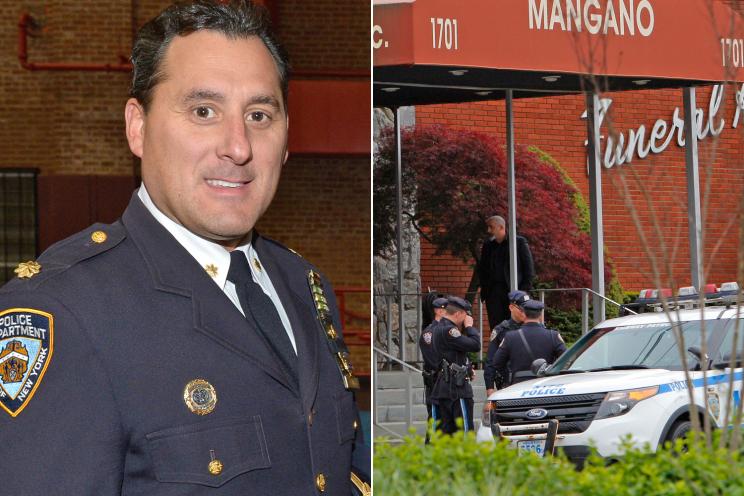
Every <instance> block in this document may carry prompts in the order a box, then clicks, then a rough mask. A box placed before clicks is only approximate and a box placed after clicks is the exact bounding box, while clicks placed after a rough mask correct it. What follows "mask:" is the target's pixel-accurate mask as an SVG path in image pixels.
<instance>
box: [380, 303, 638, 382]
mask: <svg viewBox="0 0 744 496" xmlns="http://www.w3.org/2000/svg"><path fill="white" fill-rule="evenodd" d="M568 291H580V292H581V333H582V335H583V334H586V333H587V332H589V323H590V321H589V307H590V301H589V300H590V296H591V295H594V296H598V297H599V298H601V299H602V300H604V301H606V302H608V303H610V304H612V305H615V306H616V307H618V308H620V307H622V304H621V303H618V302H616V301H615V300H613V299H612V298H608V297H607V296H605V295H602V294H599V293H598V292H596V291H594V290H592V289H591V288H545V289H536V290H533V291H532V293H533V294H535V293H537V294H539V298H540V300H541V301H543V302H544V301H545V293H558V292H564V293H565V292H568ZM372 294H373V296H374V297H375V298H383V299H384V302H382V303H381V304H382V305H384V306H385V307H386V315H387V316H388V318H387V319H386V320H385V322H386V329H385V331H386V332H385V335H386V337H385V338H383V339H384V342H383V343H382V345H383V346H385V345H387V349H388V350H392V349H393V328H392V324H393V323H392V321H391V319H390V317H392V315H393V314H392V303H393V299H394V298H397V297H399V296H405V297H416V304H415V309H416V310H415V312H416V328H417V329H420V324H421V322H420V320H421V311H422V309H421V304H422V301H421V297H423V296H424V293H421V292H416V293H412V292H407V293H403V295H398V294H397V293H381V292H377V291H374V292H373V293H372ZM474 300H475V301H476V302H477V306H478V311H477V315H478V323H479V325H478V328H479V329H480V330H481V332H480V334H481V336H480V337H481V340H482V338H483V328H484V326H483V311H484V309H483V306H484V305H483V303H482V302H481V301H480V298H478V293H477V292H476V293H475V294H474ZM373 306H375V307H378V304H374V305H373ZM625 310H626V311H627V312H628V313H633V314H635V313H637V312H634V311H633V310H631V309H629V308H627V307H626V308H625ZM474 313H475V312H474ZM411 324H412V322H411ZM397 332H398V336H399V338H401V339H399V341H402V338H403V336H405V333H404V332H401V331H400V329H399V330H398V331H397ZM408 344H409V346H410V345H411V343H410V342H408ZM398 346H399V353H398V354H399V356H398V357H397V358H396V359H395V360H392V355H389V354H387V353H385V355H384V356H385V357H386V358H388V359H389V361H388V362H387V370H392V366H393V363H394V362H395V363H401V362H406V363H410V362H420V361H421V355H420V350H419V348H418V347H415V352H414V353H415V354H414V356H413V357H410V358H409V357H407V356H406V354H405V348H406V345H405V343H403V342H399V343H398ZM380 351H382V350H380ZM478 359H479V361H482V360H483V349H482V348H481V351H480V352H479V356H478Z"/></svg>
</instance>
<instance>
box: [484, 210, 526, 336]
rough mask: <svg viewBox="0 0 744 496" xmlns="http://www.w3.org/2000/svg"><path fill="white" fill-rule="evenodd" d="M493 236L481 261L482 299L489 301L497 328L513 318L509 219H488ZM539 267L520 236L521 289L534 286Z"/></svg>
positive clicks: (491, 320)
mask: <svg viewBox="0 0 744 496" xmlns="http://www.w3.org/2000/svg"><path fill="white" fill-rule="evenodd" d="M486 226H487V227H488V234H489V236H490V238H489V239H488V240H486V241H485V242H484V243H483V247H482V248H481V258H480V262H479V263H478V277H479V279H480V287H481V301H485V302H486V310H487V311H488V325H489V327H491V329H493V328H494V327H496V325H497V324H499V323H500V322H501V321H503V320H505V319H507V318H509V296H508V295H509V292H510V291H511V289H510V286H509V284H510V283H509V277H510V273H511V270H510V268H509V238H508V236H507V231H506V221H505V220H504V218H503V217H500V216H498V215H494V216H493V217H489V218H488V219H487V220H486ZM534 275H535V268H534V265H533V262H532V252H531V251H530V246H529V244H527V240H526V239H525V238H524V237H523V236H517V289H519V290H521V291H529V290H530V289H532V278H533V277H534Z"/></svg>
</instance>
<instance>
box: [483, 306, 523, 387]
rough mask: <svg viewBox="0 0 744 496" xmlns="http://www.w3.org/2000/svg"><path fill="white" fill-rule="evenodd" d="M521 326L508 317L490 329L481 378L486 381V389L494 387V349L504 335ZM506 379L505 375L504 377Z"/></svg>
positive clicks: (497, 347) (497, 346)
mask: <svg viewBox="0 0 744 496" xmlns="http://www.w3.org/2000/svg"><path fill="white" fill-rule="evenodd" d="M520 327H522V324H521V323H520V322H517V321H516V320H514V319H512V318H509V319H506V320H502V321H501V323H500V324H499V325H497V326H496V327H494V328H493V331H491V342H490V343H488V353H487V354H486V366H485V369H484V370H483V379H484V381H485V383H486V389H494V380H495V379H496V375H497V373H498V372H497V370H496V367H494V365H493V357H494V356H495V355H496V350H497V349H499V346H500V345H501V342H502V341H503V340H504V336H506V334H507V333H508V332H510V331H516V330H517V329H519V328H520ZM505 379H506V377H505Z"/></svg>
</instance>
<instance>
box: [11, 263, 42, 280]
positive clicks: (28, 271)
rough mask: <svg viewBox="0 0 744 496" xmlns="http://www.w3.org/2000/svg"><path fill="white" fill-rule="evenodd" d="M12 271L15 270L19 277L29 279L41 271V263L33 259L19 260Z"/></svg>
mask: <svg viewBox="0 0 744 496" xmlns="http://www.w3.org/2000/svg"><path fill="white" fill-rule="evenodd" d="M13 272H15V273H16V274H17V275H18V277H19V278H20V279H30V278H32V277H34V276H35V275H36V274H38V273H39V272H41V264H39V262H35V261H33V260H29V261H28V262H21V263H19V264H18V267H16V268H15V270H14V271H13Z"/></svg>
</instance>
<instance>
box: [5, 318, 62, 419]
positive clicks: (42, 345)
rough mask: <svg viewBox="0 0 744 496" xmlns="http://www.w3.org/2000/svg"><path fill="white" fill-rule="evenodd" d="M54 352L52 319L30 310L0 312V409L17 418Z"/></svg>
mask: <svg viewBox="0 0 744 496" xmlns="http://www.w3.org/2000/svg"><path fill="white" fill-rule="evenodd" d="M53 350H54V317H53V316H52V314H49V313H47V312H42V311H41V310H34V309H31V308H10V309H8V310H4V311H2V312H0V407H1V408H2V409H3V410H5V411H6V412H7V413H8V414H10V416H11V417H16V416H18V414H19V413H21V411H22V410H23V409H24V408H26V405H28V402H29V401H31V398H32V397H33V396H34V393H35V392H36V389H37V388H38V387H39V384H41V380H42V379H43V378H44V373H45V372H46V369H47V366H48V365H49V361H50V360H51V359H52V351H53Z"/></svg>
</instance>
